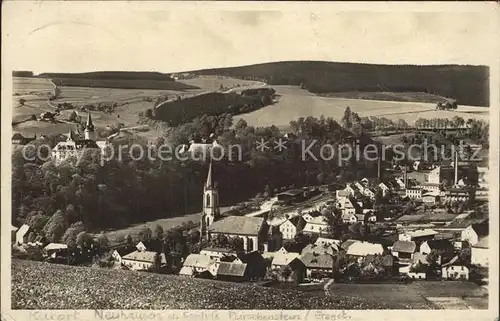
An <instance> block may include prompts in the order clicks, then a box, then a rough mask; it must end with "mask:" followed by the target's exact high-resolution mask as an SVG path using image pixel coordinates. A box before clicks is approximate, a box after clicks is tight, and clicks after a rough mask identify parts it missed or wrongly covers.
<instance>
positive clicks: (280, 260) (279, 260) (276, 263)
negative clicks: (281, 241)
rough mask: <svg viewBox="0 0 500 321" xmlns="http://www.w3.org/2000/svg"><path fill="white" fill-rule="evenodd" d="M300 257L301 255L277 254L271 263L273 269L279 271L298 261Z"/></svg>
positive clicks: (292, 253)
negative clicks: (278, 269)
mask: <svg viewBox="0 0 500 321" xmlns="http://www.w3.org/2000/svg"><path fill="white" fill-rule="evenodd" d="M299 257H300V254H299V253H294V252H290V253H276V255H275V256H274V257H273V260H272V262H271V268H273V269H277V268H281V267H283V266H285V265H288V264H289V263H290V262H292V261H293V260H295V259H298V258H299Z"/></svg>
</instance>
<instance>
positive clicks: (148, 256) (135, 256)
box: [122, 251, 167, 264]
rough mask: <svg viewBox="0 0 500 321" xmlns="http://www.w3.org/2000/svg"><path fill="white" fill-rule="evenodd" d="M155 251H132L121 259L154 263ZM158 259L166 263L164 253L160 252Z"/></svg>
mask: <svg viewBox="0 0 500 321" xmlns="http://www.w3.org/2000/svg"><path fill="white" fill-rule="evenodd" d="M155 255H156V252H152V251H142V252H141V251H134V252H132V253H129V254H127V255H125V256H124V257H122V259H123V260H131V261H139V262H148V263H154V261H155V259H154V258H155ZM160 260H161V263H162V264H166V263H167V260H166V258H165V254H164V253H161V254H160Z"/></svg>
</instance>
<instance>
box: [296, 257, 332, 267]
mask: <svg viewBox="0 0 500 321" xmlns="http://www.w3.org/2000/svg"><path fill="white" fill-rule="evenodd" d="M300 260H301V261H302V263H304V265H305V266H306V267H307V268H316V269H333V256H331V255H329V254H316V253H306V254H304V255H301V256H300Z"/></svg>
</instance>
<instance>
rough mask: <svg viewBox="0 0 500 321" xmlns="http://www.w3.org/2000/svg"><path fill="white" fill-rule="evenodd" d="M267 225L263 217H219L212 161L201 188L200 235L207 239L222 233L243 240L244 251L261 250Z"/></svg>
mask: <svg viewBox="0 0 500 321" xmlns="http://www.w3.org/2000/svg"><path fill="white" fill-rule="evenodd" d="M268 229H269V226H268V225H267V222H266V221H265V220H264V218H263V217H249V216H226V217H221V214H220V210H219V192H218V188H217V185H216V184H215V183H214V181H213V177H212V162H210V165H209V168H208V176H207V180H206V182H205V185H204V188H203V212H202V215H201V222H200V234H201V237H202V238H203V237H205V238H206V239H207V240H210V239H212V238H217V237H218V236H219V235H223V236H225V237H227V238H233V239H234V238H240V239H242V240H243V250H244V251H246V252H252V251H262V250H263V249H264V244H265V243H267V231H268Z"/></svg>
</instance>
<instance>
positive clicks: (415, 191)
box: [405, 187, 423, 199]
mask: <svg viewBox="0 0 500 321" xmlns="http://www.w3.org/2000/svg"><path fill="white" fill-rule="evenodd" d="M422 194H423V190H422V189H421V188H416V187H415V188H407V189H406V191H405V195H406V197H408V198H411V199H421V198H422Z"/></svg>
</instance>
